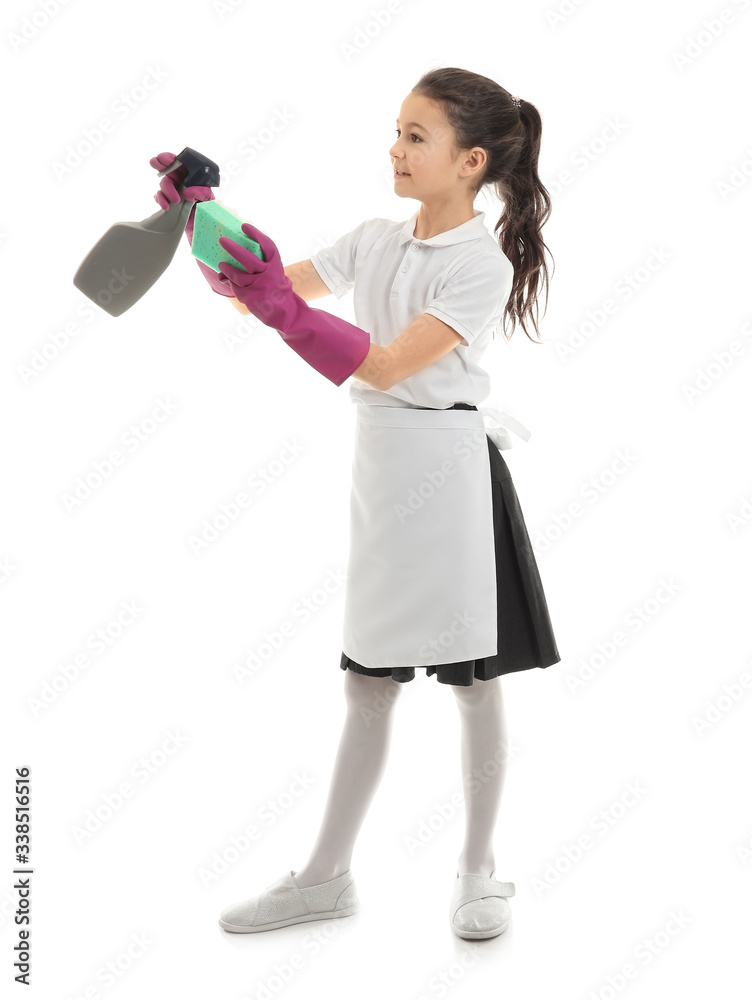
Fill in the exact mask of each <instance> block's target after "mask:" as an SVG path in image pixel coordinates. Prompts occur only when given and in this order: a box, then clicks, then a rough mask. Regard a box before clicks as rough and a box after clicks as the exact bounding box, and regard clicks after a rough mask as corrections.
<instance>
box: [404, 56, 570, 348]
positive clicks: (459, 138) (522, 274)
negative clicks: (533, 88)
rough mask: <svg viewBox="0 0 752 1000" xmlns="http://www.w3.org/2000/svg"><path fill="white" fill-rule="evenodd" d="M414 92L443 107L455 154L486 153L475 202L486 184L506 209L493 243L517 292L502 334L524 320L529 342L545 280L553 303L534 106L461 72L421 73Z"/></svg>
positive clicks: (538, 128) (451, 69) (545, 196)
mask: <svg viewBox="0 0 752 1000" xmlns="http://www.w3.org/2000/svg"><path fill="white" fill-rule="evenodd" d="M412 92H413V93H414V94H422V95H424V96H425V97H427V98H428V99H429V100H432V101H435V102H437V103H438V104H439V105H440V106H441V107H442V110H443V112H444V116H445V118H446V119H447V121H448V122H449V125H450V126H451V127H452V129H453V131H454V137H455V142H454V150H453V155H456V154H457V153H459V151H460V150H461V149H471V148H472V147H473V146H480V147H481V148H482V149H484V150H485V151H486V156H487V160H486V165H485V168H484V169H483V171H482V173H480V174H479V175H478V181H477V183H476V185H475V187H474V188H473V197H475V195H477V193H478V192H479V191H480V190H481V188H483V187H484V186H485V185H486V184H493V186H494V191H495V192H496V194H497V196H498V197H499V199H500V200H501V201H502V202H503V203H504V208H503V210H502V213H501V216H500V218H499V221H498V222H497V223H496V225H495V226H494V234H497V230H499V229H501V235H500V236H499V235H497V237H496V238H497V239H498V241H499V246H500V247H501V249H502V250H503V251H504V253H505V254H506V256H507V257H508V258H509V260H510V261H511V263H512V266H513V267H514V280H513V282H512V290H511V292H510V295H509V299H508V301H507V304H506V307H505V309H504V316H503V320H504V321H503V324H502V326H503V329H504V335H505V336H506V320H507V317H510V318H511V321H512V330H511V332H510V334H509V337H508V338H507V339H511V337H512V334H513V333H514V328H515V324H516V322H517V321H518V320H519V322H520V325H521V326H522V329H523V330H524V331H525V333H526V335H527V336H528V338H529V339H530V340H532V339H533V338H532V337H530V334H529V333H528V332H527V327H526V325H525V319H526V317H530V320H531V322H532V324H533V326H534V327H535V332H536V333H538V332H539V331H538V322H537V314H538V301H537V295H538V284H539V281H540V279H541V277H542V278H543V282H544V286H545V292H546V304H548V280H549V279H548V269H547V267H546V262H545V259H544V250H548V247H547V246H546V244H545V243H544V242H543V237H542V236H541V228H542V227H543V225H544V224H545V222H546V221H547V220H548V217H549V216H550V214H551V199H550V197H549V194H548V191H547V190H546V188H545V187H544V186H543V184H541V180H540V177H539V176H538V153H539V151H540V143H541V129H542V123H541V117H540V114H539V113H538V110H537V108H535V107H534V105H532V104H531V103H530V102H529V101H524V100H523V101H521V102H520V106H519V107H518V106H517V105H516V104H515V103H514V101H513V100H512V95H511V94H510V93H509V91H508V90H505V89H504V88H503V87H501V86H500V85H499V84H498V83H496V82H495V81H494V80H491V79H489V78H488V77H487V76H480V75H479V74H478V73H472V72H470V71H469V70H466V69H457V68H456V67H445V68H442V69H433V70H430V71H429V72H427V73H424V74H423V76H421V78H420V79H419V80H418V82H417V83H416V84H415V86H414V87H413V89H412ZM552 259H553V258H552ZM552 273H553V272H552ZM533 305H535V311H536V316H535V318H533V315H532V308H533ZM544 315H545V309H544ZM534 343H542V341H534Z"/></svg>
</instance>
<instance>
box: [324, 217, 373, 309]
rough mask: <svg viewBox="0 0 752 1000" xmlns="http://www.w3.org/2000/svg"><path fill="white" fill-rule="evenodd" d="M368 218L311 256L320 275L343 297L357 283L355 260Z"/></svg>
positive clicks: (331, 289)
mask: <svg viewBox="0 0 752 1000" xmlns="http://www.w3.org/2000/svg"><path fill="white" fill-rule="evenodd" d="M367 222H368V220H365V221H364V222H361V223H360V225H359V226H356V227H355V229H352V230H351V231H350V232H349V233H345V235H344V236H340V238H339V239H338V240H337V241H336V242H335V243H333V244H332V245H331V246H330V247H325V248H324V249H323V250H319V252H318V253H315V254H314V255H313V256H312V257H311V263H312V264H313V266H314V267H315V268H316V271H317V272H318V274H319V277H320V278H321V280H322V281H323V282H324V284H325V285H326V286H327V288H328V289H329V291H330V292H333V293H334V295H336V296H337V298H338V299H341V298H342V296H343V295H344V294H345V292H348V291H349V290H350V289H351V288H352V287H353V285H354V284H355V262H356V259H357V252H358V244H359V243H360V241H361V239H362V237H363V233H364V231H365V227H366V224H367Z"/></svg>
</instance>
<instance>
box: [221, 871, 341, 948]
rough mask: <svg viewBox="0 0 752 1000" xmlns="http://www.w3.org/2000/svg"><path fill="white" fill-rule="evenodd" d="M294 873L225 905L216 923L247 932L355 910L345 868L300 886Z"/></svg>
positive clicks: (236, 930) (238, 931)
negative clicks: (303, 886)
mask: <svg viewBox="0 0 752 1000" xmlns="http://www.w3.org/2000/svg"><path fill="white" fill-rule="evenodd" d="M294 874H295V872H294V871H292V870H291V871H290V872H289V874H287V875H283V876H282V877H281V878H279V879H277V881H276V882H272V883H271V885H268V886H267V887H266V889H264V890H263V892H261V893H260V894H259V895H258V896H254V897H253V898H252V899H245V900H243V901H242V902H240V903H233V904H232V906H228V907H227V908H226V909H224V910H223V911H222V913H221V915H220V918H219V926H220V927H223V928H224V929H225V930H226V931H234V932H236V933H241V934H248V933H252V932H254V931H270V930H273V929H274V928H275V927H286V926H287V925H288V924H298V923H302V922H303V921H305V920H329V918H330V917H349V916H350V915H351V914H352V913H355V912H356V911H357V909H358V905H359V903H358V893H357V890H356V888H355V880H354V879H353V876H352V872H351V871H350V869H349V868H348V869H347V871H346V872H345V873H344V874H342V875H338V876H337V878H333V879H330V880H329V881H328V882H321V883H319V884H318V885H311V886H306V887H305V888H302V889H301V888H299V887H298V885H296V883H295V881H294V879H293V875H294Z"/></svg>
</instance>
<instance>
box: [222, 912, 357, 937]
mask: <svg viewBox="0 0 752 1000" xmlns="http://www.w3.org/2000/svg"><path fill="white" fill-rule="evenodd" d="M357 911H358V907H357V905H355V906H346V907H345V908H344V909H342V910H329V911H328V912H327V913H306V914H304V915H303V916H300V917H287V918H286V919H285V920H272V921H270V922H269V923H268V924H257V925H256V926H255V927H254V926H251V925H250V924H230V923H228V922H227V921H226V920H223V919H222V918H221V917H220V918H219V926H220V927H222V928H223V930H226V931H231V932H232V933H233V934H254V933H255V932H256V931H273V930H274V929H275V927H287V926H288V925H289V924H302V923H305V922H306V921H307V920H330V919H331V918H332V917H350V916H352V915H353V913H357Z"/></svg>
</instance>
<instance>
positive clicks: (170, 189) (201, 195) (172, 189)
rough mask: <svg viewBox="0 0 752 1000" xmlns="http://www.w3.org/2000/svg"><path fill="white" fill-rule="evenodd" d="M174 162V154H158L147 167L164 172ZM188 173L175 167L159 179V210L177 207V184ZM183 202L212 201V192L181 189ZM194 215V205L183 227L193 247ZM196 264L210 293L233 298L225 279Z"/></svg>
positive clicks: (202, 265)
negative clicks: (171, 206) (207, 284)
mask: <svg viewBox="0 0 752 1000" xmlns="http://www.w3.org/2000/svg"><path fill="white" fill-rule="evenodd" d="M174 162H175V154H174V153H160V154H159V155H158V156H153V157H152V158H151V159H150V160H149V165H150V166H152V167H154V169H155V170H164V169H165V167H169V165H170V164H171V163H174ZM187 173H188V171H187V169H186V168H185V167H184V166H183V165H182V164H181V165H180V166H179V167H176V168H175V170H171V171H170V173H169V174H165V176H164V177H162V178H161V179H160V182H159V191H157V193H156V194H155V195H154V201H156V203H157V204H158V205H159V207H160V208H161V209H164V211H165V212H166V211H167V209H168V208H169V207H170V205H171V204H172V205H177V203H178V202H179V201H180V200H181V194H180V193H179V192H178V190H177V186H176V185H177V184H179V183H180V182H181V180H183V179H184V178H185V176H186V174H187ZM182 200H183V201H214V192H213V191H212V189H211V188H210V187H202V186H200V185H198V184H196V185H194V186H193V187H187V188H184V189H183V192H182ZM195 214H196V206H195V205H194V206H193V208H192V209H191V214H190V215H189V216H188V223H187V225H186V227H185V235H186V236H187V237H188V242H189V243H190V245H191V246H193V216H194V215H195ZM196 263H197V264H198V266H199V269H200V271H201V273H202V274H203V276H204V277H205V278H206V280H207V281H208V282H209V284H210V286H211V288H212V291H215V292H216V293H217V294H218V295H224V296H226V297H227V298H232V297H234V295H235V293H234V292H233V291H232V290H231V288H230V285H229V283H228V282H227V279H226V278H223V277H222V275H220V274H217V272H216V271H215V270H214V269H213V268H211V267H209V266H208V264H204V262H203V261H200V260H197V261H196Z"/></svg>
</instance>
